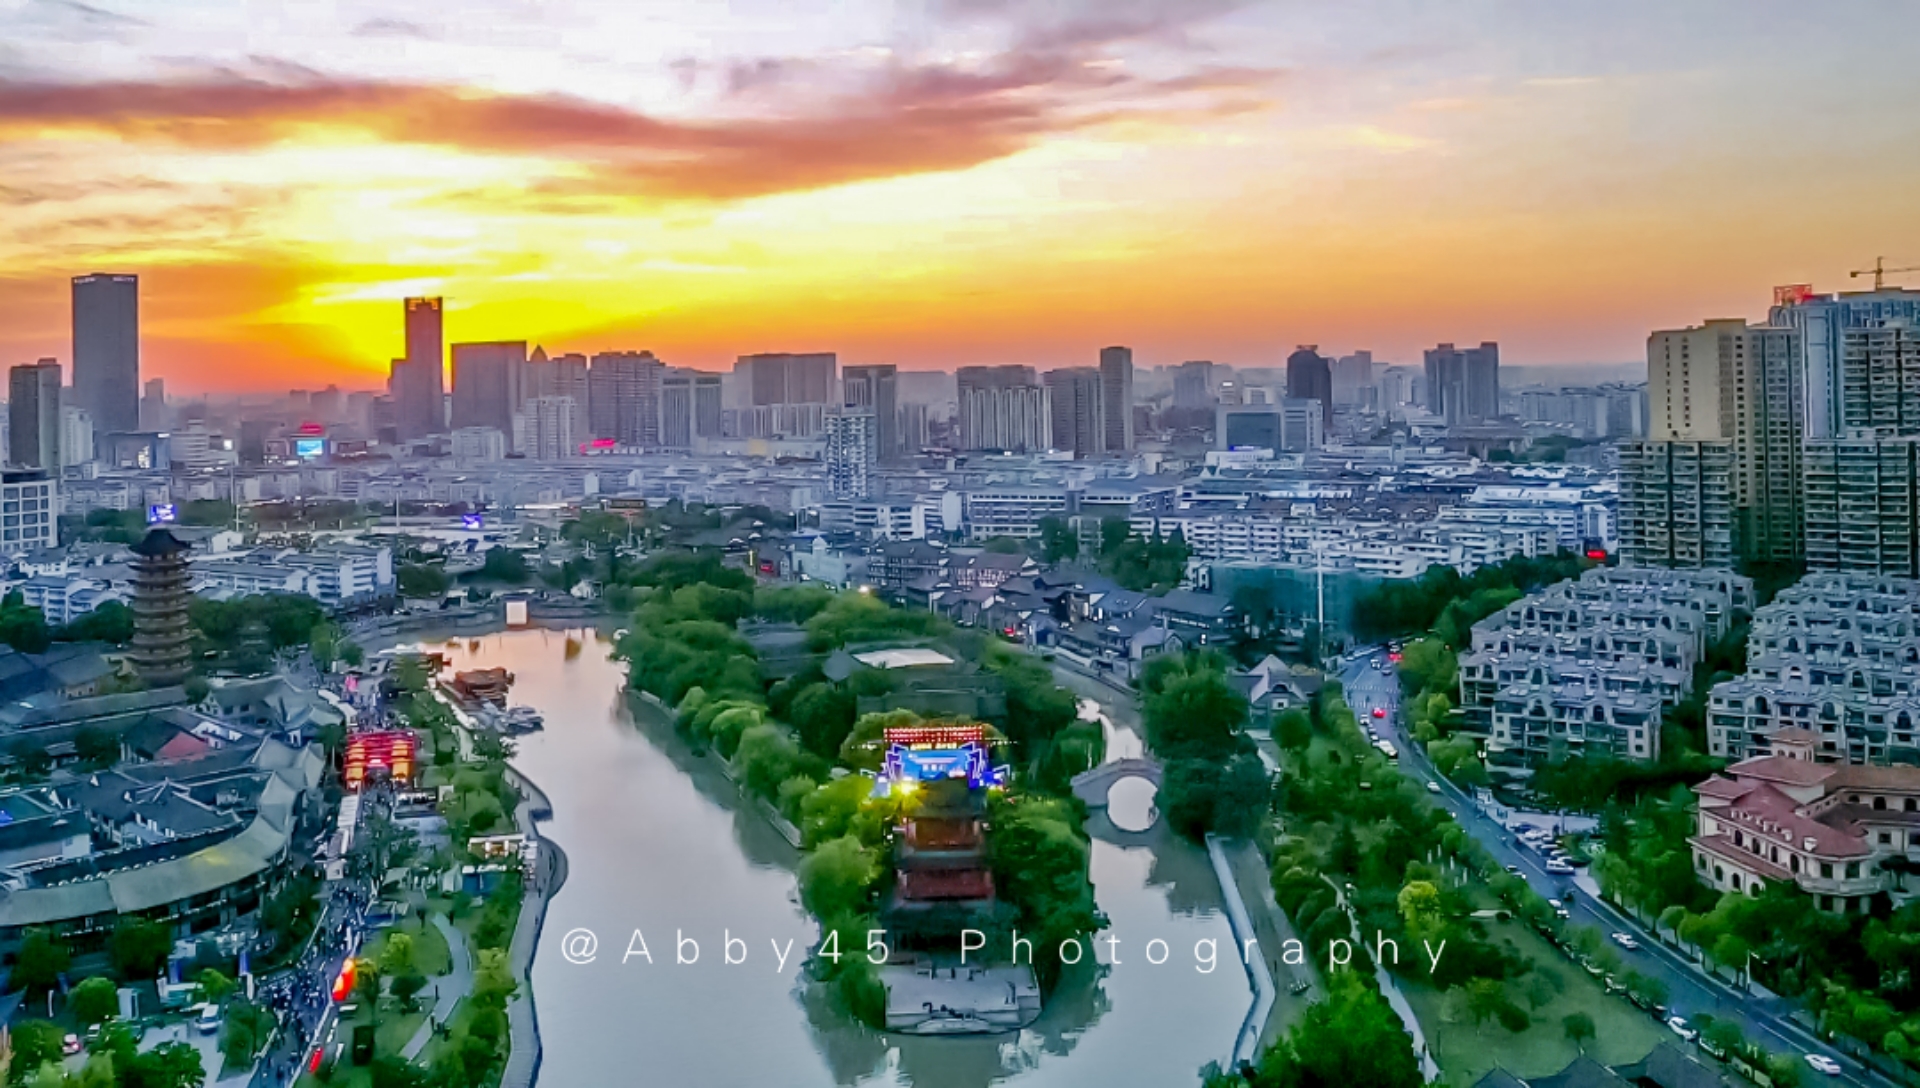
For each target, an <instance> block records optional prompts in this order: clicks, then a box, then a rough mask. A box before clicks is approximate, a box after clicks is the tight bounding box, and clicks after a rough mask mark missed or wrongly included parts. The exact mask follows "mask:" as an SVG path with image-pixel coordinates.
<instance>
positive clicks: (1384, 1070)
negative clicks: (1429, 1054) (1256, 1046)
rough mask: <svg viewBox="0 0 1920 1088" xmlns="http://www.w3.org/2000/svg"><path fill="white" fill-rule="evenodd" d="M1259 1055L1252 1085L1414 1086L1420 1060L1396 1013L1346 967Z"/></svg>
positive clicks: (1266, 1087) (1294, 1087) (1285, 1087)
mask: <svg viewBox="0 0 1920 1088" xmlns="http://www.w3.org/2000/svg"><path fill="white" fill-rule="evenodd" d="M1329 988H1330V990H1331V993H1329V995H1328V998H1327V1000H1325V1001H1318V1002H1315V1003H1314V1004H1312V1005H1310V1006H1308V1007H1307V1011H1306V1013H1305V1014H1303V1015H1302V1016H1301V1018H1300V1021H1299V1023H1297V1024H1295V1025H1294V1026H1293V1029H1292V1030H1291V1031H1289V1032H1288V1033H1287V1036H1286V1038H1285V1039H1283V1040H1281V1041H1280V1042H1279V1043H1278V1044H1276V1045H1275V1046H1274V1047H1273V1048H1272V1049H1271V1050H1269V1051H1267V1053H1266V1054H1265V1055H1263V1056H1262V1057H1261V1059H1260V1064H1259V1067H1258V1069H1257V1070H1256V1071H1255V1074H1254V1078H1253V1084H1254V1088H1335V1086H1353V1088H1419V1086H1420V1085H1422V1084H1423V1083H1424V1081H1423V1079H1422V1077H1421V1076H1420V1063H1419V1059H1418V1058H1417V1057H1415V1055H1414V1053H1413V1045H1412V1040H1411V1038H1410V1037H1409V1036H1408V1035H1407V1033H1406V1029H1405V1028H1403V1027H1401V1025H1400V1021H1399V1018H1398V1017H1396V1016H1394V1014H1393V1011H1392V1010H1391V1009H1389V1008H1388V1007H1387V1004H1386V1002H1385V1001H1383V1000H1382V999H1381V998H1380V996H1379V995H1378V994H1376V993H1374V992H1373V991H1372V990H1370V989H1368V988H1367V987H1366V986H1365V984H1363V983H1362V982H1361V981H1360V980H1359V978H1358V977H1357V976H1355V975H1354V974H1353V973H1352V972H1351V971H1341V972H1338V973H1336V974H1335V975H1334V976H1333V977H1332V978H1331V979H1330V980H1329Z"/></svg>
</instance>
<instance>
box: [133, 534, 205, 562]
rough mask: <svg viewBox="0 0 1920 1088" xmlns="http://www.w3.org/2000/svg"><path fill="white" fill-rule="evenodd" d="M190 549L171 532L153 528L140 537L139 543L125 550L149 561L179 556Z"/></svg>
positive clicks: (188, 545)
mask: <svg viewBox="0 0 1920 1088" xmlns="http://www.w3.org/2000/svg"><path fill="white" fill-rule="evenodd" d="M191 547H192V545H191V544H188V543H186V542H185V541H183V540H181V539H180V538H179V537H177V536H174V535H173V533H172V532H171V531H169V530H166V529H161V528H153V529H148V530H147V535H146V536H143V537H141V538H140V541H139V543H137V544H133V545H131V546H129V547H128V549H127V550H128V551H130V552H132V553H133V554H135V555H143V556H146V557H147V558H149V559H159V558H164V557H166V556H169V555H179V554H180V553H181V552H184V551H187V550H188V549H190V548H191Z"/></svg>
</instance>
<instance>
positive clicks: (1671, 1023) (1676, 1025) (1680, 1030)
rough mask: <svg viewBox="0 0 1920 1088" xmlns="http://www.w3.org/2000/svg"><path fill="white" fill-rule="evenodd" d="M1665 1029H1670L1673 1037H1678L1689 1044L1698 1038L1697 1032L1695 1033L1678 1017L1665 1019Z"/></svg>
mask: <svg viewBox="0 0 1920 1088" xmlns="http://www.w3.org/2000/svg"><path fill="white" fill-rule="evenodd" d="M1667 1027H1669V1028H1672V1029H1673V1033H1674V1034H1675V1035H1678V1036H1679V1037H1681V1038H1682V1039H1685V1040H1686V1041H1687V1042H1689V1043H1691V1042H1693V1041H1694V1040H1695V1039H1698V1038H1699V1037H1700V1033H1699V1032H1698V1031H1695V1030H1694V1029H1693V1027H1692V1026H1691V1025H1690V1024H1688V1023H1687V1022H1686V1021H1685V1020H1683V1019H1681V1018H1680V1017H1678V1016H1669V1017H1668V1018H1667Z"/></svg>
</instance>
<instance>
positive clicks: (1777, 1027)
mask: <svg viewBox="0 0 1920 1088" xmlns="http://www.w3.org/2000/svg"><path fill="white" fill-rule="evenodd" d="M1340 678H1341V683H1342V684H1343V686H1344V687H1345V688H1346V695H1347V702H1348V703H1349V704H1350V705H1351V706H1352V707H1353V711H1354V713H1355V714H1356V715H1358V716H1359V718H1360V720H1361V723H1362V728H1365V727H1366V726H1367V725H1372V726H1373V727H1375V728H1376V729H1378V730H1379V731H1380V735H1381V736H1382V737H1383V738H1385V739H1388V740H1391V741H1392V742H1393V743H1394V745H1395V747H1397V748H1399V750H1400V770H1401V773H1403V774H1405V775H1407V776H1408V777H1410V778H1412V779H1414V780H1415V781H1418V782H1421V783H1423V784H1424V783H1427V782H1434V783H1438V784H1439V787H1440V793H1439V794H1438V795H1436V796H1435V800H1436V801H1437V802H1438V803H1440V804H1441V805H1443V806H1444V807H1445V808H1446V809H1447V810H1448V811H1450V812H1452V813H1453V816H1454V819H1456V820H1458V821H1459V822H1460V825H1461V826H1462V827H1464V828H1466V829H1467V832H1468V833H1469V834H1471V835H1472V836H1473V837H1474V838H1475V839H1477V840H1479V842H1480V844H1481V845H1482V846H1484V847H1486V848H1487V851H1488V853H1490V854H1491V855H1492V856H1493V858H1494V860H1495V861H1496V862H1497V863H1499V864H1500V865H1503V866H1507V867H1508V868H1509V869H1510V870H1511V869H1514V868H1515V867H1517V869H1518V872H1519V874H1520V875H1521V876H1522V877H1524V878H1525V879H1526V881H1527V883H1528V884H1530V885H1531V886H1532V887H1533V889H1534V891H1536V892H1538V893H1540V894H1541V895H1542V896H1545V897H1547V898H1550V899H1559V900H1561V901H1562V902H1563V903H1565V904H1566V906H1567V908H1568V910H1569V912H1570V913H1571V914H1572V919H1571V920H1572V922H1574V923H1576V924H1584V925H1592V926H1597V927H1599V929H1600V930H1601V931H1602V932H1604V933H1616V932H1626V933H1630V934H1632V935H1633V936H1634V937H1635V939H1637V940H1638V941H1639V944H1640V947H1639V949H1638V950H1637V951H1632V952H1629V951H1627V950H1626V949H1616V951H1618V952H1620V954H1621V958H1622V959H1623V960H1624V961H1625V963H1626V965H1627V966H1628V967H1630V968H1631V969H1633V970H1635V971H1638V972H1639V973H1640V974H1642V975H1645V976H1647V977H1649V978H1656V979H1659V980H1660V982H1661V983H1662V984H1664V985H1665V986H1666V988H1667V994H1668V998H1667V1004H1668V1006H1669V1007H1670V1008H1671V1015H1675V1016H1684V1017H1688V1018H1690V1019H1691V1018H1696V1017H1698V1016H1699V1015H1701V1014H1702V1013H1705V1014H1709V1015H1711V1016H1712V1017H1713V1018H1714V1019H1716V1020H1732V1021H1735V1022H1737V1023H1738V1024H1739V1025H1740V1030H1741V1032H1742V1033H1743V1034H1744V1035H1745V1036H1746V1038H1747V1039H1748V1040H1749V1041H1750V1042H1755V1043H1758V1044H1760V1045H1761V1046H1763V1047H1765V1048H1766V1049H1768V1050H1770V1051H1773V1052H1775V1053H1787V1054H1793V1055H1803V1054H1809V1053H1819V1054H1825V1055H1827V1056H1828V1057H1831V1058H1834V1059H1836V1060H1838V1061H1839V1062H1840V1065H1841V1069H1842V1072H1841V1073H1840V1075H1838V1076H1835V1077H1829V1078H1820V1077H1817V1076H1815V1077H1814V1078H1813V1079H1812V1080H1810V1081H1809V1083H1810V1084H1811V1083H1821V1082H1824V1083H1831V1084H1849V1085H1871V1086H1873V1088H1898V1086H1897V1082H1895V1081H1893V1080H1892V1079H1890V1078H1888V1077H1886V1076H1884V1075H1882V1074H1880V1073H1876V1072H1874V1071H1873V1070H1870V1069H1867V1068H1866V1067H1864V1066H1862V1065H1860V1064H1859V1063H1858V1062H1855V1061H1853V1060H1852V1059H1850V1058H1847V1057H1845V1056H1843V1055H1841V1054H1838V1053H1836V1052H1835V1051H1834V1050H1833V1049H1831V1048H1830V1047H1827V1046H1825V1045H1823V1044H1822V1043H1821V1042H1820V1041H1819V1040H1817V1039H1815V1038H1814V1036H1813V1034H1812V1033H1811V1032H1809V1031H1807V1030H1806V1029H1805V1028H1804V1027H1802V1026H1801V1025H1799V1024H1798V1023H1795V1022H1793V1021H1791V1020H1788V1019H1787V1018H1785V1017H1784V1016H1776V1015H1774V1014H1773V1013H1771V1012H1769V1011H1767V1010H1766V1009H1764V1008H1761V1007H1759V1006H1758V1005H1757V1004H1756V1002H1755V1001H1754V999H1753V998H1751V997H1749V996H1747V995H1746V994H1744V993H1742V992H1741V991H1740V990H1738V989H1736V988H1734V987H1732V986H1729V985H1727V984H1726V983H1725V982H1722V981H1721V980H1719V979H1717V978H1710V977H1708V976H1707V975H1706V974H1705V973H1703V972H1702V971H1701V970H1699V968H1697V967H1696V966H1695V965H1694V964H1693V963H1692V962H1690V961H1689V960H1687V959H1686V958H1684V957H1683V956H1681V955H1680V953H1678V952H1676V951H1675V950H1674V949H1672V948H1670V947H1668V946H1667V945H1665V944H1662V943H1661V942H1660V941H1658V940H1656V939H1655V938H1654V936H1653V935H1652V934H1651V933H1649V932H1647V930H1646V928H1645V927H1644V926H1642V925H1641V924H1640V923H1639V921H1638V920H1636V919H1634V918H1632V917H1631V916H1629V915H1627V914H1625V913H1623V912H1621V911H1619V910H1617V909H1615V908H1614V907H1613V905H1612V904H1610V903H1607V902H1605V901H1603V900H1601V899H1599V898H1598V897H1597V896H1596V895H1594V894H1593V892H1592V890H1591V889H1592V887H1593V885H1592V883H1591V881H1586V882H1585V883H1586V887H1577V886H1576V882H1575V879H1574V878H1571V877H1564V876H1553V875H1551V874H1549V873H1548V872H1547V871H1546V859H1545V858H1544V857H1542V856H1541V855H1540V854H1538V853H1536V852H1534V851H1533V850H1530V849H1527V848H1525V847H1522V846H1519V845H1517V843H1516V841H1515V837H1514V833H1513V832H1512V831H1510V830H1508V829H1507V828H1506V827H1505V826H1504V825H1502V824H1500V823H1499V822H1498V821H1496V820H1494V819H1493V818H1492V817H1490V816H1488V815H1486V814H1485V813H1483V812H1482V811H1481V810H1480V809H1479V807H1478V806H1476V805H1475V804H1473V802H1472V800H1471V799H1470V798H1469V797H1468V796H1467V795H1466V793H1465V792H1463V791H1462V790H1460V789H1459V788H1458V787H1456V786H1455V785H1454V784H1453V783H1452V782H1450V781H1448V780H1447V779H1445V778H1442V777H1441V776H1440V775H1439V773H1438V772H1436V771H1435V770H1434V769H1433V765H1432V764H1431V763H1430V762H1428V760H1427V755H1426V752H1425V750H1424V749H1422V748H1421V747H1420V745H1418V744H1416V743H1414V741H1413V738H1412V737H1410V736H1408V735H1407V731H1406V718H1405V715H1404V714H1402V713H1401V708H1400V684H1399V680H1398V678H1397V677H1396V676H1395V675H1394V673H1393V672H1392V671H1391V669H1390V668H1389V669H1387V670H1380V669H1376V668H1374V667H1373V665H1372V663H1371V660H1370V658H1368V657H1362V658H1360V659H1359V660H1358V661H1355V662H1353V663H1351V664H1349V665H1347V666H1345V667H1344V668H1342V669H1341V677H1340ZM1376 707H1378V708H1380V709H1382V710H1385V711H1386V717H1384V718H1381V719H1374V718H1372V717H1371V715H1372V711H1373V710H1374V708H1376ZM1623 1000H1624V999H1623ZM1807 1072H1808V1073H1809V1074H1810V1075H1811V1071H1810V1070H1808V1071H1807Z"/></svg>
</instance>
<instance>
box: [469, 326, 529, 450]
mask: <svg viewBox="0 0 1920 1088" xmlns="http://www.w3.org/2000/svg"><path fill="white" fill-rule="evenodd" d="M526 362H527V342H526V341H525V340H496V341H491V342H488V343H481V344H455V345H453V427H454V429H455V430H458V429H460V428H461V427H492V428H494V429H495V430H497V431H499V432H500V433H501V434H503V435H505V436H506V437H507V440H508V441H509V442H511V441H512V440H513V413H514V410H515V409H516V408H517V407H519V401H520V395H519V394H520V379H521V373H520V371H521V368H523V367H524V366H525V365H526Z"/></svg>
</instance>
